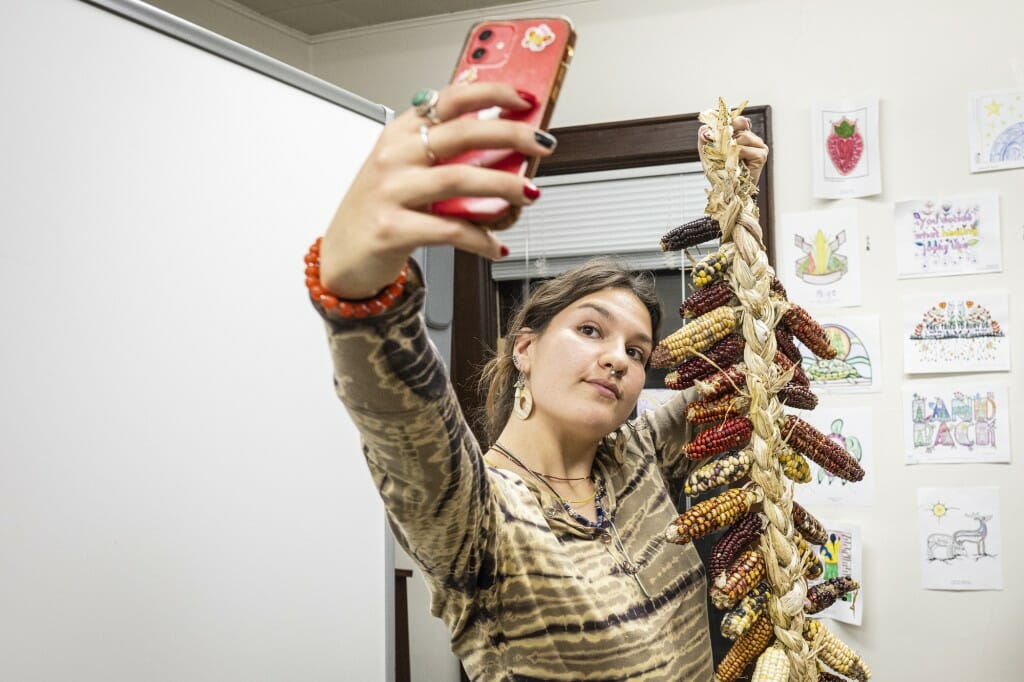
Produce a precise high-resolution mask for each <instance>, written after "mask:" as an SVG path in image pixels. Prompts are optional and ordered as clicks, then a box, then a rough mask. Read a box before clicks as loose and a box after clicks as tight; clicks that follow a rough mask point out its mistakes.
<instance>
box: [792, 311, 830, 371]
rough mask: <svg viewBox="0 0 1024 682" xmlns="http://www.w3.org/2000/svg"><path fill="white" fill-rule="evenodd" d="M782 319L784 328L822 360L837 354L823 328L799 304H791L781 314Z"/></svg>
mask: <svg viewBox="0 0 1024 682" xmlns="http://www.w3.org/2000/svg"><path fill="white" fill-rule="evenodd" d="M782 321H783V322H785V323H786V328H788V329H789V331H791V332H793V336H795V337H796V338H798V339H800V341H801V342H802V343H803V344H804V345H805V346H807V348H809V349H810V351H811V352H812V353H814V354H815V355H816V356H818V357H819V358H821V359H822V360H831V359H833V358H835V357H836V355H837V354H838V352H837V351H836V348H835V346H833V345H832V344H831V343H829V340H828V335H827V334H826V333H825V329H824V328H823V327H822V326H821V325H820V324H818V323H817V322H815V320H814V318H813V317H811V315H810V313H808V312H807V311H806V310H804V309H803V308H801V307H800V306H798V305H796V304H793V307H792V308H790V309H789V310H788V311H786V314H785V315H783V316H782Z"/></svg>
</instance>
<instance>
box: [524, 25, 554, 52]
mask: <svg viewBox="0 0 1024 682" xmlns="http://www.w3.org/2000/svg"><path fill="white" fill-rule="evenodd" d="M553 42H555V32H554V31H552V30H551V28H550V27H549V26H548V25H547V24H541V25H540V26H531V27H530V28H528V29H526V35H525V36H523V47H525V48H526V49H527V50H530V51H531V52H540V51H541V50H543V49H544V48H545V47H547V46H548V45H550V44H551V43H553Z"/></svg>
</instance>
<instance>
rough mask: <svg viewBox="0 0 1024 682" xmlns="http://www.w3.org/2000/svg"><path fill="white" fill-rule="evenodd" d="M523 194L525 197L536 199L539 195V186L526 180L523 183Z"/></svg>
mask: <svg viewBox="0 0 1024 682" xmlns="http://www.w3.org/2000/svg"><path fill="white" fill-rule="evenodd" d="M523 194H524V195H525V196H526V198H527V199H536V198H537V197H539V196H540V187H537V186H536V185H534V184H532V183H529V182H528V183H526V184H525V185H523Z"/></svg>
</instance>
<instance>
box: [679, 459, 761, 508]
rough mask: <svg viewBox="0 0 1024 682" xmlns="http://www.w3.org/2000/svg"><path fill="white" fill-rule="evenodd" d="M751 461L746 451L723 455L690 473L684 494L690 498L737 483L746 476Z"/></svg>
mask: <svg viewBox="0 0 1024 682" xmlns="http://www.w3.org/2000/svg"><path fill="white" fill-rule="evenodd" d="M753 461H754V460H753V458H752V457H751V456H750V452H749V451H748V450H741V451H739V452H730V453H728V454H726V455H723V456H722V457H719V458H718V459H715V460H713V461H711V462H708V463H707V464H704V465H702V466H700V467H699V468H697V470H695V471H694V472H693V473H691V474H690V475H689V477H687V479H686V484H685V486H684V492H685V493H686V494H687V495H690V496H691V497H692V496H694V495H699V494H701V493H706V492H707V491H709V490H711V489H712V488H717V487H718V486H721V485H727V484H729V483H733V482H734V481H738V480H739V479H741V478H743V477H744V476H746V475H747V472H749V471H750V465H751V463H752V462H753Z"/></svg>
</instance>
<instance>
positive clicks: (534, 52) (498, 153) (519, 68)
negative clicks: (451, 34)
mask: <svg viewBox="0 0 1024 682" xmlns="http://www.w3.org/2000/svg"><path fill="white" fill-rule="evenodd" d="M575 44H576V32H575V31H574V30H573V27H572V23H571V22H570V21H569V20H568V19H566V18H563V17H548V18H535V19H510V20H489V21H483V22H480V23H479V24H476V25H475V26H473V28H472V29H470V31H469V35H468V36H467V37H466V44H465V45H464V46H463V48H462V53H461V56H460V57H459V61H458V63H457V65H456V67H455V73H454V75H453V76H452V83H454V84H458V83H479V82H502V83H508V84H510V85H512V86H513V87H514V88H516V89H517V90H521V91H524V92H528V93H530V94H532V95H533V96H534V97H536V98H537V106H535V107H534V108H532V109H531V110H530V111H528V112H525V113H523V114H518V115H517V114H505V116H506V117H511V116H515V118H516V119H517V120H521V121H524V122H526V123H529V124H530V125H532V126H534V127H536V128H540V129H546V128H547V126H548V123H549V122H550V120H551V114H552V111H553V110H554V104H555V101H556V100H557V98H558V93H559V90H561V86H562V80H563V79H564V78H565V72H566V69H567V68H568V66H569V62H570V61H571V60H572V54H573V48H574V46H575ZM499 113H500V112H498V111H496V110H484V111H481V112H475V113H472V114H466V115H467V116H477V117H481V118H482V117H486V116H495V117H496V116H497V115H498V114H499ZM441 163H468V164H472V165H476V166H486V167H489V168H495V169H498V170H503V171H507V172H509V173H516V174H518V175H520V176H522V177H526V178H532V177H533V175H534V173H535V172H536V170H537V164H538V163H539V160H538V159H536V158H531V159H528V158H525V157H524V156H523V155H522V154H520V153H519V152H516V151H514V150H511V149H489V150H473V151H470V152H466V153H465V154H460V155H459V156H455V157H453V158H450V159H445V160H443V161H442V162H441ZM431 210H432V211H433V212H434V213H436V214H438V215H445V216H455V217H459V218H465V219H467V220H470V221H472V222H475V223H479V224H483V225H487V226H489V227H494V228H503V227H507V226H509V225H511V224H512V223H514V222H515V221H516V219H517V218H518V217H519V207H518V206H511V205H510V204H509V203H508V202H507V201H505V200H504V199H500V198H497V197H456V198H453V199H445V200H443V201H438V202H435V203H434V204H433V205H432V206H431Z"/></svg>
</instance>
